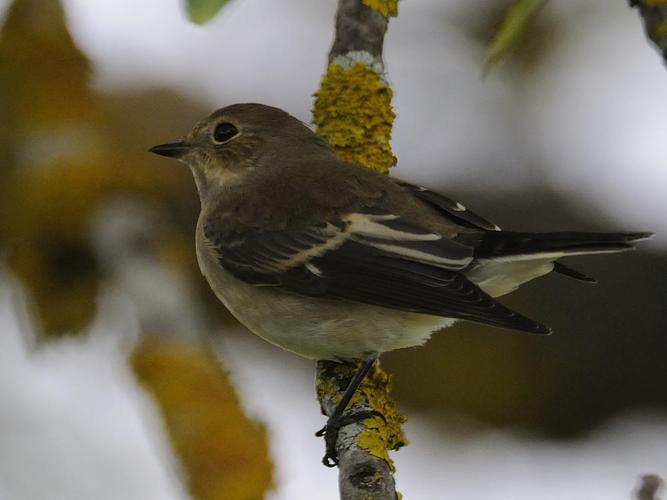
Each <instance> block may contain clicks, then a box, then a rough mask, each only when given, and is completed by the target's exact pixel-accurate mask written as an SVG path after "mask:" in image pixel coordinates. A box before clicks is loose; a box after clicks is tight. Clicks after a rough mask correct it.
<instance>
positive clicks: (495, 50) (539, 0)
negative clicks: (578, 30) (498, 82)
mask: <svg viewBox="0 0 667 500" xmlns="http://www.w3.org/2000/svg"><path fill="white" fill-rule="evenodd" d="M546 4H547V0H516V1H515V2H514V3H513V4H512V5H511V6H510V7H509V8H508V9H507V12H506V13H505V17H504V19H503V21H502V23H501V24H500V26H499V28H498V30H497V32H496V34H495V35H494V37H493V38H492V39H491V41H490V42H489V46H488V48H487V51H486V57H485V59H484V68H483V73H484V74H487V73H488V72H489V71H490V70H491V68H492V67H493V66H495V65H496V64H497V63H498V62H500V61H501V60H502V59H504V58H505V57H506V56H507V55H508V54H509V53H510V52H511V51H512V50H513V49H514V48H515V47H516V46H517V45H518V43H519V41H520V40H521V38H522V37H523V35H524V33H525V32H526V30H527V28H528V26H529V25H530V23H531V22H533V19H534V18H535V16H536V15H537V13H538V12H539V11H540V10H541V9H542V8H543V7H544V6H545V5H546Z"/></svg>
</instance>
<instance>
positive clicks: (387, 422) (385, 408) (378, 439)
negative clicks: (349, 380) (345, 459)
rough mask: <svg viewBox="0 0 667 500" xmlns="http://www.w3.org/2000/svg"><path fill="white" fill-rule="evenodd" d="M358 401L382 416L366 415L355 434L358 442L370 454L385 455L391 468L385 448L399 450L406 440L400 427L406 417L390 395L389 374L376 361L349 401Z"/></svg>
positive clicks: (353, 402) (392, 466)
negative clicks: (399, 411) (398, 409)
mask: <svg viewBox="0 0 667 500" xmlns="http://www.w3.org/2000/svg"><path fill="white" fill-rule="evenodd" d="M361 401H363V402H365V403H366V404H368V405H369V406H370V407H371V408H372V409H373V410H375V411H377V412H378V413H380V414H381V415H382V417H384V418H382V417H373V418H369V419H366V420H365V421H364V424H365V425H364V430H363V431H362V432H361V433H360V434H359V436H358V437H357V444H358V445H359V446H361V447H362V448H364V449H366V450H368V452H369V453H370V454H371V455H374V456H376V457H379V458H382V459H384V460H385V461H386V462H387V463H388V464H389V466H390V467H391V469H392V470H394V463H393V461H392V460H391V458H389V454H388V450H398V449H399V448H401V447H402V446H405V445H407V444H408V440H407V438H406V437H405V434H403V429H402V428H401V425H402V424H403V423H405V421H406V420H407V418H406V417H405V416H404V415H401V414H400V413H398V411H397V410H396V404H395V403H394V401H393V399H392V398H391V375H389V374H388V373H387V372H385V371H384V370H383V369H382V368H381V367H380V366H379V364H378V363H376V365H375V367H374V369H373V371H372V372H371V373H369V375H368V376H367V377H366V380H364V383H363V384H362V386H361V387H360V388H359V391H357V394H356V395H355V397H354V398H353V399H352V404H355V402H361Z"/></svg>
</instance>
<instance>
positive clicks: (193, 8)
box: [187, 0, 229, 24]
mask: <svg viewBox="0 0 667 500" xmlns="http://www.w3.org/2000/svg"><path fill="white" fill-rule="evenodd" d="M227 2H229V0H187V9H188V14H189V16H190V19H192V21H194V22H195V23H197V24H204V23H206V22H208V21H210V20H211V19H213V18H214V17H215V16H216V14H217V13H218V12H219V11H220V9H222V8H223V7H224V6H225V5H226V4H227Z"/></svg>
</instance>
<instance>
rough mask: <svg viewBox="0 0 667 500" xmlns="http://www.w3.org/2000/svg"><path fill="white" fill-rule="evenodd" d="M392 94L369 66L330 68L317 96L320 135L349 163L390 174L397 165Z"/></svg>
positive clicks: (356, 65) (316, 123)
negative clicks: (393, 134)
mask: <svg viewBox="0 0 667 500" xmlns="http://www.w3.org/2000/svg"><path fill="white" fill-rule="evenodd" d="M391 98H392V91H391V88H390V87H389V85H388V84H387V83H386V82H385V81H384V79H383V78H382V77H381V76H380V75H379V74H378V73H377V72H376V71H374V70H373V69H371V68H370V67H369V66H367V65H364V64H362V63H356V64H354V65H352V66H351V67H349V68H344V67H343V66H340V65H338V64H330V65H329V67H328V68H327V72H326V73H325V75H324V77H323V78H322V82H321V84H320V89H319V90H318V92H317V93H316V94H315V107H314V110H313V121H314V123H315V125H316V126H317V131H318V133H319V134H320V135H321V136H322V137H324V138H325V139H326V140H327V141H328V142H329V144H331V145H332V146H333V147H334V148H335V149H336V151H337V152H338V153H339V154H340V155H341V156H342V157H343V158H345V159H346V160H348V161H350V162H352V163H357V164H359V165H363V166H365V167H368V168H372V169H373V170H376V171H378V172H381V173H384V174H386V173H387V172H388V171H389V168H390V167H392V166H394V165H395V164H396V156H394V153H393V151H392V149H391V144H390V143H389V141H390V140H391V128H392V125H393V123H394V118H395V117H396V115H395V113H394V111H393V109H392V107H391Z"/></svg>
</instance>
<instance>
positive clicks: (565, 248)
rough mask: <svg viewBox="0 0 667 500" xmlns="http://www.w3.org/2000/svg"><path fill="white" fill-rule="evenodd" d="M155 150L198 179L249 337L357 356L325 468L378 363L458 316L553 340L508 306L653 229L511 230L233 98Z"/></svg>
mask: <svg viewBox="0 0 667 500" xmlns="http://www.w3.org/2000/svg"><path fill="white" fill-rule="evenodd" d="M149 151H150V152H152V153H155V154H158V155H162V156H166V157H170V158H175V159H177V160H179V161H181V162H183V163H185V164H186V165H187V166H189V168H190V170H191V171H192V174H193V177H194V181H195V184H196V188H197V191H198V193H199V198H200V202H201V210H200V214H199V218H198V221H197V227H196V236H195V242H196V250H197V260H198V263H199V266H200V269H201V272H202V274H203V276H204V277H205V278H206V280H207V281H208V283H209V284H210V287H211V288H212V290H213V292H214V293H215V294H216V295H217V297H218V298H219V299H220V301H221V302H222V303H223V304H224V305H225V306H226V307H227V309H229V311H230V312H231V313H232V314H233V315H234V316H235V317H236V318H237V319H238V320H239V321H240V322H241V323H242V324H243V325H245V326H246V327H247V328H248V329H249V330H250V331H251V332H253V333H255V334H257V335H258V336H260V337H262V338H263V339H265V340H267V341H268V342H270V343H272V344H275V345H277V346H279V347H281V348H283V349H286V350H288V351H291V352H293V353H295V354H298V355H300V356H302V357H305V358H310V359H314V360H331V361H336V362H349V361H361V362H360V365H359V368H358V370H357V372H356V373H355V375H354V377H353V378H352V380H351V382H350V384H349V385H348V387H347V389H346V390H345V392H344V394H343V397H342V398H341V400H340V402H339V403H338V405H337V407H336V408H335V410H334V411H333V412H332V414H331V415H330V416H329V419H328V420H327V424H326V425H325V427H324V428H323V429H322V430H320V431H319V432H318V434H317V435H319V436H324V437H325V442H326V455H325V457H324V459H323V462H324V463H325V465H329V466H334V465H336V464H337V457H336V450H335V444H336V438H337V434H338V430H339V429H340V427H342V426H343V425H346V424H347V423H350V422H351V421H355V418H357V419H361V418H367V417H368V416H369V415H368V414H366V413H364V412H362V413H363V414H360V415H356V416H355V415H345V409H346V407H347V405H348V403H349V401H350V400H351V398H352V396H353V395H354V392H355V391H356V389H357V387H358V386H359V385H360V383H361V382H362V381H363V379H364V377H365V376H366V374H367V373H368V372H369V371H370V369H371V368H372V366H373V363H374V362H375V361H376V360H377V359H378V357H379V356H380V355H381V354H382V353H384V352H387V351H391V350H394V349H400V348H406V347H413V346H419V345H422V344H424V343H425V342H426V341H427V340H428V339H429V338H430V337H431V335H432V334H433V333H434V332H436V331H438V330H441V329H443V328H445V327H448V326H451V325H452V324H454V323H455V322H457V321H461V320H463V321H472V322H476V323H481V324H484V325H490V326H494V327H500V328H505V329H511V330H518V331H522V332H528V333H532V334H538V335H544V334H548V333H550V331H551V330H550V328H548V327H547V326H545V325H543V324H541V323H539V322H536V321H534V320H532V319H530V318H528V317H526V316H524V315H522V314H520V313H518V312H516V311H513V310H511V309H510V308H508V307H507V306H505V305H503V304H502V303H501V302H499V301H497V300H496V298H497V297H500V296H502V295H505V294H507V293H510V292H512V291H514V290H516V289H517V288H518V287H519V286H520V285H522V284H524V283H526V282H528V281H530V280H532V279H535V278H538V277H540V276H543V275H546V274H548V273H550V272H552V271H553V272H557V273H561V274H564V275H567V276H569V277H571V278H574V279H577V280H580V281H587V282H591V281H594V280H593V279H592V278H590V277H588V276H586V275H585V274H583V273H580V272H578V271H576V270H574V269H572V268H570V267H569V266H566V265H565V264H563V263H562V262H559V260H558V259H560V258H561V257H566V256H574V255H588V254H603V253H614V252H623V251H626V250H632V249H634V248H635V244H636V243H637V242H638V241H640V240H643V239H646V238H649V237H650V236H652V233H649V232H627V233H595V232H549V233H528V232H514V231H504V230H501V229H500V227H498V226H497V225H495V224H494V223H492V222H489V221H488V220H487V219H485V218H483V217H481V216H479V215H477V214H475V213H474V212H472V211H471V210H468V209H467V208H466V207H464V206H463V205H462V204H461V203H459V202H457V201H455V200H453V199H451V198H449V197H447V196H445V195H443V194H440V193H438V192H435V191H432V190H430V189H427V188H425V187H423V186H419V185H415V184H412V183H409V182H406V181H404V180H400V179H397V178H393V177H391V176H387V175H383V174H380V173H378V172H375V171H373V170H371V169H368V168H364V167H362V166H360V165H357V164H354V163H351V162H349V161H346V160H345V159H343V158H342V157H340V156H339V155H338V154H337V153H336V152H335V151H334V149H333V148H332V147H331V146H330V145H329V144H328V143H327V141H326V140H324V139H323V138H322V137H320V136H318V135H317V134H316V133H315V132H314V131H313V130H311V128H309V127H308V126H307V125H306V124H305V123H303V122H302V121H300V120H298V119H297V118H295V117H293V116H292V115H290V114H289V113H287V112H285V111H283V110H281V109H279V108H276V107H272V106H268V105H264V104H257V103H242V104H233V105H230V106H227V107H224V108H222V109H219V110H217V111H215V112H213V113H212V114H211V115H209V116H208V117H206V118H204V119H203V120H201V121H200V122H199V123H197V124H196V125H195V126H194V128H193V129H192V130H191V131H190V132H189V133H188V134H187V135H186V136H185V137H184V138H183V139H182V140H180V141H178V142H171V143H166V144H160V145H158V146H154V147H152V148H151V149H150V150H149Z"/></svg>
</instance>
